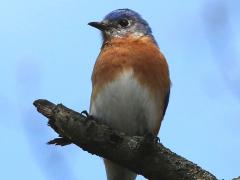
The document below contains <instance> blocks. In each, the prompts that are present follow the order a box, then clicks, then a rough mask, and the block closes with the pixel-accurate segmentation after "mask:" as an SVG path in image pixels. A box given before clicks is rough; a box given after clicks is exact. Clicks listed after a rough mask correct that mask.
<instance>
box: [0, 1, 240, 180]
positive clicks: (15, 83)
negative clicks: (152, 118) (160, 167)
mask: <svg viewBox="0 0 240 180" xmlns="http://www.w3.org/2000/svg"><path fill="white" fill-rule="evenodd" d="M126 7H127V8H130V9H133V10H135V11H137V12H139V13H140V14H141V15H142V16H143V17H144V18H145V19H146V20H147V21H148V22H149V24H150V26H151V27H152V30H153V34H154V36H155V38H156V40H157V42H158V44H159V46H160V48H161V50H162V52H163V53H164V54H165V56H166V58H167V60H168V63H169V67H170V73H171V79H172V91H171V97H170V103H169V106H168V110H167V113H166V116H165V120H164V122H163V124H162V128H161V141H162V143H163V144H164V145H165V146H167V147H169V148H170V149H171V150H172V151H174V152H176V153H178V154H179V155H182V156H184V157H185V158H188V159H189V160H191V161H193V162H195V163H197V164H198V165H200V166H201V167H202V168H204V169H206V170H208V171H210V172H212V173H213V174H215V175H216V176H217V177H218V178H219V179H226V180H228V179H231V178H233V177H237V176H239V175H240V165H239V162H240V156H239V152H240V121H239V120H240V60H239V58H240V51H239V49H240V21H239V19H240V11H239V8H240V1H238V0H231V1H227V0H211V1H209V0H195V1H190V0H186V1H178V0H170V1H156V2H155V1H152V2H151V1H137V2H136V1H127V0H122V1H119V2H117V1H115V2H110V1H108V2H107V1H106V2H105V1H96V2H94V1H87V0H68V1H67V0H51V1H47V0H41V1H31V0H22V1H17V0H8V1H3V0H2V1H0V82H1V88H0V113H1V118H0V119H1V121H0V139H1V148H0V160H1V161H0V172H1V173H0V179H9V180H15V179H18V180H19V179H20V180H30V179H36V180H65V179H67V180H91V179H97V180H104V179H105V170H104V166H103V163H102V160H101V158H99V157H97V156H94V155H91V154H88V153H87V152H84V151H82V150H81V149H79V148H78V147H76V146H75V145H70V146H66V147H56V146H48V145H46V142H47V141H48V140H50V139H52V138H54V137H56V134H55V133H54V132H53V131H52V130H51V129H50V128H49V127H48V126H47V119H46V118H44V117H43V116H41V115H40V114H38V113H37V112H36V110H35V108H34V107H33V105H32V102H33V101H34V100H36V99H39V98H45V99H48V100H50V101H53V102H54V103H63V104H64V105H66V106H68V107H70V108H73V109H75V110H77V111H82V110H85V109H86V110H88V108H89V99H90V93H91V81H90V77H91V71H92V68H93V65H94V62H95V59H96V57H97V55H98V53H99V50H100V46H101V37H100V33H99V32H98V31H97V30H96V29H94V28H91V27H90V26H87V23H88V22H90V21H95V20H101V19H102V18H103V17H104V16H105V15H106V14H107V13H109V12H110V11H112V10H114V9H118V8H126ZM143 179H144V178H143V177H141V176H139V177H138V180H143Z"/></svg>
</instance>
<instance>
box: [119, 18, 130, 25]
mask: <svg viewBox="0 0 240 180" xmlns="http://www.w3.org/2000/svg"><path fill="white" fill-rule="evenodd" d="M118 24H120V26H122V27H127V26H128V25H129V22H128V20H127V19H120V20H119V21H118Z"/></svg>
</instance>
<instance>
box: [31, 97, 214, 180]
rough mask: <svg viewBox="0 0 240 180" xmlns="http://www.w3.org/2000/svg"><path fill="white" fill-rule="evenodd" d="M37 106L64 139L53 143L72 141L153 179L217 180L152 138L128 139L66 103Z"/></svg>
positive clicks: (136, 137) (35, 103) (38, 103)
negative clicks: (67, 106) (65, 104)
mask: <svg viewBox="0 0 240 180" xmlns="http://www.w3.org/2000/svg"><path fill="white" fill-rule="evenodd" d="M34 105H35V106H36V107H37V110H38V112H40V113H41V114H43V115H44V116H46V117H47V118H49V121H48V123H49V125H50V126H51V127H52V128H53V129H54V130H55V131H56V132H57V133H58V134H59V136H60V137H61V138H57V139H54V140H53V141H50V143H51V144H59V145H66V144H69V143H71V142H72V143H74V144H76V145H77V146H79V147H80V148H82V149H83V150H85V151H88V152H89V153H91V154H96V155H98V156H101V157H104V158H106V159H109V160H111V161H114V162H116V163H118V164H120V165H122V166H124V167H126V168H128V169H131V170H132V171H134V172H136V173H138V174H141V175H143V176H144V177H146V178H148V179H151V180H158V179H171V180H200V179H201V180H216V177H215V176H214V175H212V174H211V173H209V172H208V171H205V170H203V169H202V168H201V167H199V166H197V165H196V164H194V163H192V162H190V161H188V160H186V159H185V158H183V157H181V156H179V155H177V154H175V153H173V152H171V151H170V150H169V149H167V148H166V147H164V146H163V145H162V144H161V143H157V142H154V141H153V140H152V138H149V137H147V136H146V137H140V136H133V137H130V136H127V135H125V134H124V133H121V132H117V131H115V130H113V129H111V128H109V127H108V126H107V125H105V124H102V123H101V122H99V121H98V120H97V119H94V118H93V117H90V118H87V117H85V116H83V115H82V114H80V113H78V112H75V111H73V110H71V109H68V108H66V107H65V106H63V105H62V104H58V105H55V104H53V103H51V102H49V101H47V100H36V101H35V102H34Z"/></svg>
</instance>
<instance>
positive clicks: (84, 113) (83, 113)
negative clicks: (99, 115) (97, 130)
mask: <svg viewBox="0 0 240 180" xmlns="http://www.w3.org/2000/svg"><path fill="white" fill-rule="evenodd" d="M80 114H81V115H82V116H85V117H86V119H87V120H90V119H93V116H92V115H90V114H89V113H88V112H87V111H86V110H84V111H82V112H81V113H80Z"/></svg>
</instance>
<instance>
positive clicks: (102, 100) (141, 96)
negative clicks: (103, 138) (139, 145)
mask: <svg viewBox="0 0 240 180" xmlns="http://www.w3.org/2000/svg"><path fill="white" fill-rule="evenodd" d="M90 114H91V115H93V116H95V117H97V118H99V119H100V120H104V121H105V123H106V124H108V125H109V126H110V127H112V128H114V129H117V130H119V131H121V132H125V133H126V134H128V135H142V134H144V133H146V132H153V130H154V129H156V125H157V124H158V123H157V121H160V119H157V118H158V116H157V114H159V109H158V108H157V105H156V104H155V101H154V99H153V96H151V94H150V91H149V89H148V88H146V87H144V86H142V85H141V84H140V83H139V82H138V81H137V80H136V79H135V78H134V77H133V72H132V71H125V72H124V73H122V74H121V75H120V76H119V77H117V78H116V79H115V80H114V81H113V82H111V83H109V84H107V85H105V87H103V88H102V89H101V90H100V92H99V93H98V95H97V96H96V98H95V100H94V101H93V102H92V103H91V107H90Z"/></svg>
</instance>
